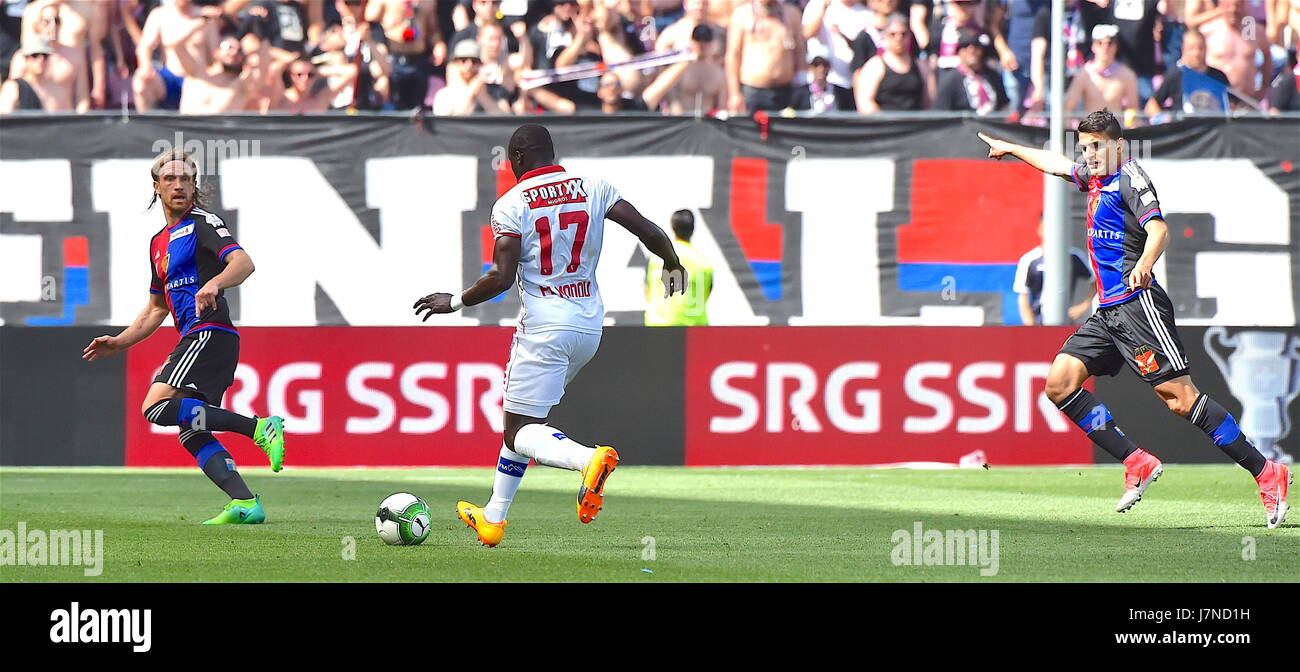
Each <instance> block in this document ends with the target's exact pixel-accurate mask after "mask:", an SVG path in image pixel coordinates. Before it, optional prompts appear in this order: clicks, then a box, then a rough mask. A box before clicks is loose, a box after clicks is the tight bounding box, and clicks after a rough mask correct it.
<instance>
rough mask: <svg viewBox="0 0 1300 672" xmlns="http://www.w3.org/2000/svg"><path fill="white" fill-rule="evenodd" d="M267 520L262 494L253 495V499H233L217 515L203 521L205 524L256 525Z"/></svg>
mask: <svg viewBox="0 0 1300 672" xmlns="http://www.w3.org/2000/svg"><path fill="white" fill-rule="evenodd" d="M262 522H266V509H263V508H262V496H261V495H253V498H252V499H232V500H230V503H229V504H227V505H226V508H224V509H222V510H221V513H218V514H217V515H216V516H214V517H212V518H209V519H208V520H205V521H203V524H204V525H256V524H258V523H262Z"/></svg>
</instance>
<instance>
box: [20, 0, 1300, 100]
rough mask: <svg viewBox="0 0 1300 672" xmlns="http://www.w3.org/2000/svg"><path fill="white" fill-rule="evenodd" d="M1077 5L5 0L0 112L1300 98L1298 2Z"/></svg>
mask: <svg viewBox="0 0 1300 672" xmlns="http://www.w3.org/2000/svg"><path fill="white" fill-rule="evenodd" d="M1064 2H1065V11H1064V15H1065V21H1064V23H1063V25H1061V26H1059V27H1058V28H1055V29H1054V28H1052V22H1051V0H0V73H3V74H4V75H5V81H4V83H3V85H2V86H0V112H12V111H15V110H45V111H49V112H85V111H87V110H95V109H101V110H105V109H106V110H123V109H132V110H136V111H141V112H147V111H153V110H176V111H179V112H181V113H186V114H219V113H227V112H282V113H296V114H302V113H323V112H329V111H352V110H398V111H409V110H415V109H425V110H429V111H431V112H432V113H433V114H438V115H465V114H520V115H522V114H536V113H541V112H558V113H592V114H600V113H618V112H627V111H634V112H653V111H658V112H663V113H668V114H714V115H717V114H722V113H726V114H731V115H737V114H753V113H755V112H758V111H765V112H769V113H782V112H786V111H788V110H795V111H807V113H810V114H819V113H827V112H836V111H838V112H842V113H854V112H856V113H859V114H873V113H877V112H881V111H902V110H955V111H968V112H973V113H976V114H987V115H998V116H1000V117H1002V118H1008V119H1013V120H1014V119H1020V120H1023V121H1025V122H1026V123H1035V122H1036V121H1041V120H1042V119H1043V118H1044V116H1045V114H1046V110H1047V107H1048V100H1049V95H1048V89H1049V87H1048V84H1047V82H1048V77H1049V75H1050V73H1051V67H1050V63H1049V59H1050V49H1049V35H1050V34H1052V33H1053V32H1060V33H1061V34H1062V35H1063V36H1064V38H1065V64H1064V67H1065V71H1066V73H1067V78H1068V84H1067V91H1066V96H1065V101H1064V104H1065V111H1066V113H1067V114H1070V115H1073V114H1076V113H1078V112H1079V111H1081V110H1093V109H1098V108H1101V107H1107V108H1110V109H1112V110H1116V111H1118V110H1123V111H1124V112H1125V113H1126V118H1127V119H1128V121H1129V123H1134V119H1135V118H1136V117H1137V115H1139V114H1142V115H1145V116H1146V117H1149V118H1152V119H1155V120H1157V121H1158V120H1160V119H1162V118H1167V117H1169V116H1170V115H1171V113H1172V114H1179V113H1211V114H1213V113H1225V114H1226V113H1234V114H1240V113H1251V112H1264V113H1268V112H1274V113H1275V112H1280V111H1296V110H1300V86H1298V85H1297V74H1300V67H1297V65H1296V45H1297V43H1300V0H1064ZM623 64H625V65H623ZM570 73H572V74H570Z"/></svg>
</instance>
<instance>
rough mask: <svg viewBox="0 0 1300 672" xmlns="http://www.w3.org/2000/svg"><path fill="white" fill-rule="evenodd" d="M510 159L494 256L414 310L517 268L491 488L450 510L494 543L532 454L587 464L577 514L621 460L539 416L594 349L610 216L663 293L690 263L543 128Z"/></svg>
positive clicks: (511, 275)
mask: <svg viewBox="0 0 1300 672" xmlns="http://www.w3.org/2000/svg"><path fill="white" fill-rule="evenodd" d="M507 152H508V154H509V156H510V168H511V170H512V171H514V174H515V177H516V178H517V179H518V180H519V183H518V184H516V185H515V187H514V188H513V189H511V190H510V191H508V192H506V193H505V194H504V195H502V196H501V198H499V199H497V202H496V205H494V206H493V207H492V233H493V235H494V236H495V239H496V242H495V247H494V249H493V253H492V267H491V268H490V269H488V271H487V273H485V274H483V276H482V277H481V278H479V279H478V281H477V282H475V283H474V284H473V285H472V286H471V287H470V288H469V289H466V290H465V291H463V292H461V293H460V294H459V295H457V296H453V295H451V294H447V293H436V294H430V295H428V296H425V297H423V298H421V299H420V300H419V301H417V302H416V303H415V313H416V315H420V314H421V313H423V312H424V311H428V312H427V313H425V314H424V319H425V320H428V319H429V316H430V315H433V314H434V313H451V312H455V311H457V310H460V309H461V308H464V307H466V306H474V305H477V304H480V303H483V302H484V301H488V300H490V299H492V298H494V297H496V296H497V295H498V294H500V293H502V292H504V291H506V290H507V289H510V286H511V285H512V284H514V281H515V276H516V275H518V277H519V297H520V302H521V303H522V307H521V310H520V314H519V327H518V329H517V330H516V331H515V337H514V342H513V343H512V344H511V346H510V361H509V363H508V364H507V365H506V381H505V399H504V402H503V404H502V406H503V408H504V410H505V432H504V434H505V436H504V441H503V445H502V446H501V457H500V459H499V460H498V462H497V473H496V475H495V480H494V481H493V483H492V498H491V499H490V500H488V503H487V506H484V507H478V506H474V505H473V504H471V503H469V502H466V501H460V502H457V503H456V515H457V516H459V517H460V519H461V520H462V521H464V523H465V524H466V525H468V526H470V527H472V528H474V530H475V532H477V533H478V539H479V541H481V542H483V544H484V545H486V546H496V545H497V544H499V543H501V539H502V537H504V536H505V530H506V513H507V511H508V510H509V508H510V502H511V501H512V500H513V499H514V495H515V492H516V491H517V490H518V489H519V484H520V482H521V481H522V480H523V476H524V470H525V469H526V468H527V467H528V460H529V458H532V459H534V460H536V461H537V463H538V464H544V465H546V466H548V467H558V468H560V469H569V470H571V471H580V472H581V473H582V483H581V485H580V486H579V488H578V520H580V521H581V522H583V523H590V522H591V521H592V520H595V518H596V514H598V513H599V512H600V509H601V506H602V505H603V503H604V494H605V484H606V481H607V480H608V478H609V475H610V474H611V473H612V472H613V471H614V468H615V467H616V466H618V452H617V451H615V450H614V449H613V448H612V447H610V446H595V447H589V446H584V445H582V444H580V443H578V442H576V441H574V440H572V439H570V438H568V437H567V436H565V434H564V432H562V431H560V430H559V429H557V428H555V427H551V426H550V425H548V424H546V417H547V416H548V415H549V414H550V411H551V407H553V406H555V405H556V404H559V403H560V398H561V397H563V396H564V388H565V386H566V385H568V384H569V381H571V380H573V377H574V376H576V375H577V374H578V371H580V370H581V369H582V367H583V366H584V365H585V364H586V363H587V362H588V361H591V358H592V357H593V356H594V355H595V354H596V348H597V347H598V346H599V345H600V335H601V331H602V329H603V326H604V319H605V306H604V304H603V303H602V302H601V300H600V290H599V288H598V287H597V286H596V265H597V263H599V261H600V247H601V241H602V239H603V237H604V232H605V219H606V218H608V219H612V220H614V221H615V222H617V223H618V224H620V225H621V226H623V228H625V229H627V230H628V231H630V232H631V233H632V234H633V235H635V236H636V237H637V238H639V239H640V240H641V243H642V244H644V245H645V246H646V249H648V250H650V251H651V252H653V253H655V254H656V255H658V256H659V257H661V258H662V259H663V260H664V273H663V277H662V279H663V283H664V291H665V292H666V295H669V296H671V295H672V294H675V293H678V292H684V291H685V288H686V270H685V269H684V268H682V264H681V262H680V261H678V259H677V254H676V252H674V251H673V244H672V240H671V239H670V238H669V237H668V235H667V234H666V233H664V231H663V230H662V229H660V228H659V227H658V226H657V225H656V224H655V223H654V222H651V221H650V220H648V219H646V218H645V217H642V216H641V213H639V212H637V210H636V208H634V207H632V205H631V204H630V203H628V202H627V201H625V200H623V199H622V198H621V197H620V196H619V193H618V190H616V189H615V188H614V187H612V186H610V185H609V184H608V183H607V182H605V181H603V180H599V179H594V178H590V177H582V176H578V175H573V174H571V173H569V172H567V171H565V170H564V168H562V167H561V166H558V165H556V164H555V146H554V144H553V143H552V142H551V134H550V132H548V131H547V130H546V128H545V127H543V126H539V125H537V124H525V125H523V126H520V127H519V128H518V129H516V130H515V132H514V135H512V136H511V137H510V146H509V148H508V150H507Z"/></svg>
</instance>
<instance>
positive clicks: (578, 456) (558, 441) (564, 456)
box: [515, 424, 596, 471]
mask: <svg viewBox="0 0 1300 672" xmlns="http://www.w3.org/2000/svg"><path fill="white" fill-rule="evenodd" d="M515 452H516V453H519V454H520V455H527V456H528V457H531V458H533V459H534V460H537V463H538V464H544V465H546V466H548V467H556V468H558V469H568V470H570V471H581V470H582V468H583V467H585V466H587V462H589V461H591V456H592V455H594V454H595V453H596V449H595V448H588V447H587V446H584V445H582V444H581V443H578V442H577V441H574V440H572V439H570V438H569V437H567V436H565V435H564V432H561V431H560V430H558V429H556V428H554V427H551V426H550V425H539V424H531V425H524V426H523V427H521V428H519V431H518V432H515Z"/></svg>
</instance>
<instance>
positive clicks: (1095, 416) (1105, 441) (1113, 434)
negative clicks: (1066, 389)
mask: <svg viewBox="0 0 1300 672" xmlns="http://www.w3.org/2000/svg"><path fill="white" fill-rule="evenodd" d="M1056 407H1057V408H1059V409H1061V412H1062V413H1065V414H1066V415H1068V416H1070V419H1071V420H1073V421H1074V424H1076V425H1078V426H1079V429H1082V430H1083V433H1084V434H1087V435H1088V438H1090V439H1092V442H1093V443H1095V444H1097V445H1099V446H1101V447H1102V449H1103V450H1105V451H1106V452H1108V453H1110V454H1111V455H1112V456H1113V457H1114V458H1115V459H1117V460H1119V461H1120V462H1123V461H1124V458H1126V457H1128V456H1129V455H1132V454H1133V452H1134V451H1136V450H1137V449H1138V447H1137V444H1135V443H1133V442H1132V441H1130V440H1129V438H1128V437H1127V436H1124V432H1122V431H1120V429H1119V427H1117V426H1116V425H1115V419H1114V418H1113V417H1111V415H1110V409H1108V408H1106V405H1105V404H1103V403H1101V402H1100V401H1098V400H1097V398H1096V397H1094V396H1092V393H1091V392H1089V391H1087V390H1085V389H1083V388H1082V387H1081V388H1079V389H1078V390H1075V392H1074V394H1071V395H1070V396H1068V397H1066V398H1065V401H1063V402H1061V403H1059V404H1057V405H1056Z"/></svg>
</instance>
